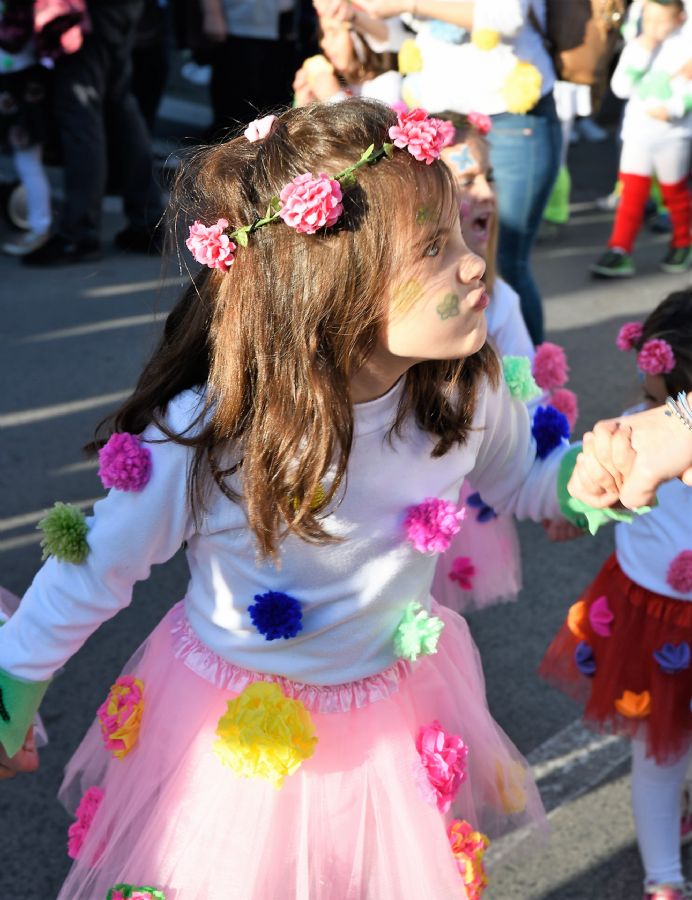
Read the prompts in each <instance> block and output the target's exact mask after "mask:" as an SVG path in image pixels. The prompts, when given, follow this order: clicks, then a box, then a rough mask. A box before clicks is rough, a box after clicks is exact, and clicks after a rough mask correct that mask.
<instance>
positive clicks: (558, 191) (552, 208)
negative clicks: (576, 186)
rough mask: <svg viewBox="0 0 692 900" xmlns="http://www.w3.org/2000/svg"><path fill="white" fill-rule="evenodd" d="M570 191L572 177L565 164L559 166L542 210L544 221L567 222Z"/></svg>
mask: <svg viewBox="0 0 692 900" xmlns="http://www.w3.org/2000/svg"><path fill="white" fill-rule="evenodd" d="M571 191H572V179H571V178H570V174H569V169H568V168H567V166H560V169H559V171H558V173H557V178H556V179H555V184H554V185H553V190H552V193H551V194H550V197H548V203H547V204H546V207H545V209H544V210H543V218H544V219H545V221H546V222H553V223H554V224H555V225H564V224H565V223H566V222H569V196H570V193H571Z"/></svg>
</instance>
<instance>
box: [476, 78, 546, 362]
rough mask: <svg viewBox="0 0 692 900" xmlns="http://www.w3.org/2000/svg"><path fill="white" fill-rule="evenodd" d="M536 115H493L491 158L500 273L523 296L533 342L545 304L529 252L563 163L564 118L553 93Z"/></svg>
mask: <svg viewBox="0 0 692 900" xmlns="http://www.w3.org/2000/svg"><path fill="white" fill-rule="evenodd" d="M534 113H538V114H531V115H525V116H519V115H514V114H512V113H502V114H500V115H497V116H493V128H492V131H491V132H490V144H491V161H492V164H493V170H494V173H495V178H496V182H497V197H498V208H499V216H500V241H499V247H498V257H499V263H500V271H501V273H502V276H503V278H505V279H506V280H507V281H508V282H509V284H511V286H512V287H513V288H514V290H515V291H516V292H517V293H518V294H519V297H520V299H521V310H522V314H523V316H524V320H525V322H526V326H527V328H528V330H529V334H530V335H531V339H532V340H533V342H534V344H540V343H542V341H543V304H542V301H541V295H540V292H539V290H538V287H537V285H536V282H535V281H534V277H533V273H532V272H531V266H530V259H529V258H530V255H531V249H532V247H533V242H534V240H535V238H536V233H537V231H538V227H539V225H540V222H541V216H542V215H543V210H544V209H545V205H546V203H547V202H548V197H549V196H550V192H551V190H552V187H553V183H554V181H555V177H556V175H557V171H558V167H559V164H560V147H561V142H562V135H561V128H560V122H559V120H558V118H557V115H556V113H555V105H554V102H553V99H552V95H549V96H548V97H544V98H543V100H541V102H540V104H539V107H538V108H537V109H536V110H535V111H534Z"/></svg>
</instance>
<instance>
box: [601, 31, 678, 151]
mask: <svg viewBox="0 0 692 900" xmlns="http://www.w3.org/2000/svg"><path fill="white" fill-rule="evenodd" d="M691 58H692V44H691V43H690V31H689V30H687V31H684V30H682V29H678V31H676V32H675V33H674V34H672V35H671V36H670V37H669V38H666V40H665V41H663V42H662V43H661V44H659V45H658V47H657V48H656V49H655V50H654V51H650V50H647V49H645V48H644V47H642V45H641V44H640V43H639V41H638V40H633V41H630V42H629V43H628V44H626V46H625V49H624V50H623V51H622V54H621V56H620V60H619V61H618V64H617V67H616V69H615V72H614V73H613V77H612V80H611V87H612V89H613V93H614V94H615V95H616V96H617V97H621V98H622V99H623V100H627V101H628V102H627V105H626V106H625V116H624V119H623V123H622V137H623V140H633V141H636V140H637V139H638V138H639V139H641V137H642V136H647V137H649V136H652V137H660V138H661V140H665V139H666V138H668V137H670V138H672V137H689V136H690V135H692V83H691V82H690V81H689V80H688V79H686V78H683V77H681V76H678V75H676V73H677V72H678V71H679V70H680V68H681V67H682V66H683V65H684V64H685V63H686V62H688V61H689V60H690V59H691ZM657 106H664V107H665V108H666V109H667V110H668V113H669V115H670V121H668V122H663V121H661V120H660V119H655V118H653V116H650V115H649V114H648V112H647V110H648V109H650V108H651V107H657Z"/></svg>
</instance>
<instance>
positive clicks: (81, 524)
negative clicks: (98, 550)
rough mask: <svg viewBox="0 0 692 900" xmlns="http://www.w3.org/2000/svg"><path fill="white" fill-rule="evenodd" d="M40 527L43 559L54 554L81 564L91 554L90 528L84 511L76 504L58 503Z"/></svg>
mask: <svg viewBox="0 0 692 900" xmlns="http://www.w3.org/2000/svg"><path fill="white" fill-rule="evenodd" d="M38 528H39V530H40V531H42V532H43V539H42V540H41V546H42V547H43V559H47V558H48V557H49V556H54V557H55V558H56V559H59V560H62V561H63V562H68V563H75V564H76V565H79V564H80V563H83V562H84V560H85V559H86V558H87V556H88V555H89V544H88V542H87V532H88V530H89V528H88V525H87V522H86V518H85V516H84V513H83V512H82V511H81V510H80V509H77V507H76V506H72V505H71V504H70V503H56V504H55V506H54V507H53V509H51V510H50V512H48V513H46V515H45V516H44V517H43V518H42V519H41V521H40V522H39V523H38Z"/></svg>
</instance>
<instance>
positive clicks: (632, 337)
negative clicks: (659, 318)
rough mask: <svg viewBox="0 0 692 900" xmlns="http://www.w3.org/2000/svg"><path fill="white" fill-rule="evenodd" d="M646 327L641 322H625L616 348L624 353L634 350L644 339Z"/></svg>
mask: <svg viewBox="0 0 692 900" xmlns="http://www.w3.org/2000/svg"><path fill="white" fill-rule="evenodd" d="M643 333H644V326H643V325H642V323H641V322H625V324H624V325H623V326H622V328H621V329H620V330H619V331H618V336H617V337H616V338H615V346H616V347H617V348H618V350H622V351H623V353H627V351H628V350H632V349H633V348H634V347H635V346H636V345H637V344H638V343H639V341H641V339H642V334H643Z"/></svg>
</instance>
